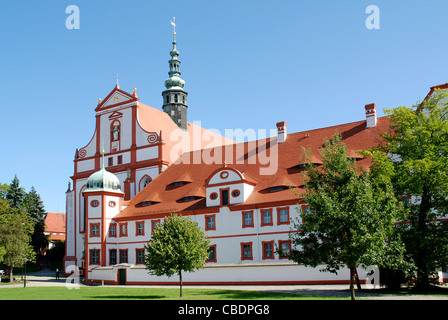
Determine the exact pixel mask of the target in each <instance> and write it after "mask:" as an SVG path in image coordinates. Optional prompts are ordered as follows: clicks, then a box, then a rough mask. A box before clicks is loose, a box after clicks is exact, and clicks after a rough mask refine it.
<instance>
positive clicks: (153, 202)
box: [135, 201, 159, 208]
mask: <svg viewBox="0 0 448 320" xmlns="http://www.w3.org/2000/svg"><path fill="white" fill-rule="evenodd" d="M156 203H159V202H157V201H143V202H140V203H139V204H137V205H135V206H136V207H137V208H141V207H148V206H152V205H154V204H156Z"/></svg>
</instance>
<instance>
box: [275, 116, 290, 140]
mask: <svg viewBox="0 0 448 320" xmlns="http://www.w3.org/2000/svg"><path fill="white" fill-rule="evenodd" d="M287 135H288V134H287V133H286V121H281V122H277V142H278V143H281V142H285V140H286V136H287Z"/></svg>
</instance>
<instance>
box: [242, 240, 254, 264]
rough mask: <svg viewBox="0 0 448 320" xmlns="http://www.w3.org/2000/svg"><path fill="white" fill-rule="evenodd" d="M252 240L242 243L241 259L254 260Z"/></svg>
mask: <svg viewBox="0 0 448 320" xmlns="http://www.w3.org/2000/svg"><path fill="white" fill-rule="evenodd" d="M252 259H253V257H252V242H243V243H241V260H252Z"/></svg>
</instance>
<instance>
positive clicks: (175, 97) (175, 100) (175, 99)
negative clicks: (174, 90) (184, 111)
mask: <svg viewBox="0 0 448 320" xmlns="http://www.w3.org/2000/svg"><path fill="white" fill-rule="evenodd" d="M174 102H177V94H175V95H174Z"/></svg>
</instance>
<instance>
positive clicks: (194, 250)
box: [145, 214, 210, 297]
mask: <svg viewBox="0 0 448 320" xmlns="http://www.w3.org/2000/svg"><path fill="white" fill-rule="evenodd" d="M209 245H210V241H209V240H208V239H207V238H206V235H205V232H204V231H203V230H202V229H200V228H199V226H198V225H197V223H196V222H194V221H193V220H191V219H190V218H185V219H184V218H183V217H182V216H180V215H177V214H172V215H171V216H170V217H168V218H166V220H165V222H164V223H163V224H160V225H159V226H158V227H157V228H156V230H155V231H154V233H153V235H152V239H151V240H150V242H148V244H146V245H145V249H146V254H145V265H146V269H148V270H149V273H150V274H154V275H157V276H162V275H167V276H168V277H171V276H173V275H174V274H178V275H179V284H180V296H181V297H182V294H183V293H182V271H186V272H193V271H194V270H197V269H201V268H203V267H204V265H205V260H206V259H207V258H208V252H207V251H208V248H209Z"/></svg>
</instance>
